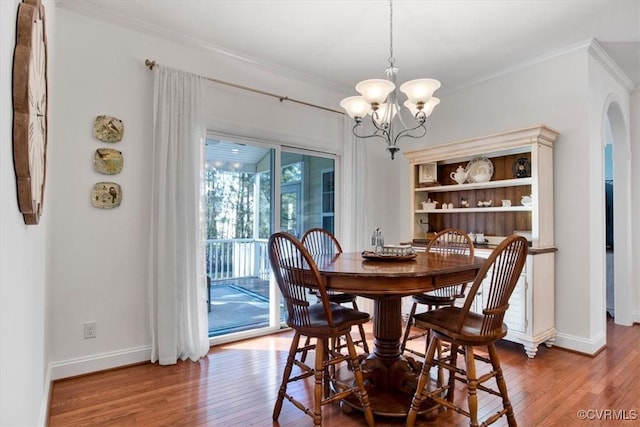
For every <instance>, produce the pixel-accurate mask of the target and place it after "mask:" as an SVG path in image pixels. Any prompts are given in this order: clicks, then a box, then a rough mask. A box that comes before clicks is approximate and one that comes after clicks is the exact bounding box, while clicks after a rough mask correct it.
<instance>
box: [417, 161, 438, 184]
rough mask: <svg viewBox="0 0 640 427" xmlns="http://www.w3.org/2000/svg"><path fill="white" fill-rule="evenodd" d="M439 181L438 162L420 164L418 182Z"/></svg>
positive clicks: (430, 182)
mask: <svg viewBox="0 0 640 427" xmlns="http://www.w3.org/2000/svg"><path fill="white" fill-rule="evenodd" d="M437 182H438V164H437V163H424V164H422V165H419V166H418V184H422V185H423V186H429V185H435V184H436V183H437Z"/></svg>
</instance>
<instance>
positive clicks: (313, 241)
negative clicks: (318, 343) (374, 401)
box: [300, 228, 369, 354]
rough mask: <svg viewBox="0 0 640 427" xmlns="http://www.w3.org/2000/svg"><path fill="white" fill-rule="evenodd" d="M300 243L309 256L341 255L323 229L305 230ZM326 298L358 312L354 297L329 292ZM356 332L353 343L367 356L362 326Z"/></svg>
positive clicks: (336, 348) (336, 243)
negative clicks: (358, 335)
mask: <svg viewBox="0 0 640 427" xmlns="http://www.w3.org/2000/svg"><path fill="white" fill-rule="evenodd" d="M300 241H301V242H302V244H303V245H304V247H305V248H307V250H308V251H309V253H310V254H311V255H322V254H325V255H334V254H340V253H342V246H340V242H338V239H336V237H335V236H334V235H333V234H332V233H330V232H329V231H327V230H325V229H323V228H311V229H309V230H307V231H306V232H305V233H304V235H303V236H302V239H300ZM328 296H329V301H331V302H334V303H336V304H351V306H352V307H353V309H354V310H358V304H357V303H356V295H353V294H348V293H344V292H335V291H329V292H328ZM358 330H359V331H360V338H359V339H356V340H354V341H353V342H354V344H355V345H357V346H358V347H361V348H362V349H363V350H364V353H365V354H369V345H368V344H367V336H366V334H365V332H364V326H363V325H361V324H360V325H358ZM307 344H308V343H307ZM333 345H334V349H335V350H340V349H341V348H344V347H345V346H346V345H345V344H344V343H343V342H341V341H339V340H338V342H336V343H334V344H333Z"/></svg>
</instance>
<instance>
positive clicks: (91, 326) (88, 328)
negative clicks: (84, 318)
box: [84, 322, 97, 339]
mask: <svg viewBox="0 0 640 427" xmlns="http://www.w3.org/2000/svg"><path fill="white" fill-rule="evenodd" d="M96 326H97V323H96V322H87V323H85V324H84V339H88V338H95V337H96Z"/></svg>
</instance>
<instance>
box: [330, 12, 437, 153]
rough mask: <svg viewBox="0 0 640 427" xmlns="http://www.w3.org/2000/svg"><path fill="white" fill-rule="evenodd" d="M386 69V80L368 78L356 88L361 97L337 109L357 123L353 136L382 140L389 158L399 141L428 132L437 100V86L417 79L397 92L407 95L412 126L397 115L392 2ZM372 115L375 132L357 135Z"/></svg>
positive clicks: (354, 97)
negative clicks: (364, 121)
mask: <svg viewBox="0 0 640 427" xmlns="http://www.w3.org/2000/svg"><path fill="white" fill-rule="evenodd" d="M388 61H389V68H387V69H386V70H385V74H386V75H387V78H386V79H370V80H364V81H361V82H360V83H358V84H357V85H356V91H358V92H360V94H361V96H350V97H348V98H345V99H343V100H342V101H341V102H340V106H341V107H342V108H344V109H345V110H346V111H347V114H348V115H349V116H350V117H351V118H352V119H353V120H354V121H355V122H356V124H355V125H354V126H353V134H354V135H355V136H356V137H358V138H382V139H383V140H384V141H385V142H386V143H387V151H389V152H390V153H391V159H393V158H394V157H395V154H396V152H397V151H398V150H400V148H399V147H398V140H399V139H400V138H404V137H409V138H422V137H423V136H424V135H426V133H427V128H426V127H425V122H426V120H427V117H429V116H430V115H431V113H432V112H433V109H434V107H435V106H436V105H438V104H439V103H440V100H439V99H438V98H436V97H434V96H433V92H435V91H436V90H437V89H438V88H439V87H440V82H439V81H438V80H434V79H416V80H411V81H408V82H406V83H404V84H402V85H401V86H400V91H402V92H403V93H404V94H405V95H407V98H408V99H407V100H406V101H404V103H403V105H404V106H405V107H407V109H408V110H409V111H410V112H411V115H412V116H413V119H414V120H415V123H414V124H411V125H409V126H407V125H405V123H404V120H402V116H401V114H398V113H399V112H400V105H399V103H398V96H397V90H396V76H397V74H398V69H397V68H396V67H395V66H394V61H395V58H394V57H393V0H390V1H389V59H388ZM367 115H370V116H371V124H372V125H373V127H374V128H375V131H374V132H373V133H371V134H369V135H365V134H361V133H358V132H359V130H360V129H362V128H363V119H364V118H365V117H366V116H367Z"/></svg>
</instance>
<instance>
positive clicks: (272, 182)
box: [204, 137, 335, 339]
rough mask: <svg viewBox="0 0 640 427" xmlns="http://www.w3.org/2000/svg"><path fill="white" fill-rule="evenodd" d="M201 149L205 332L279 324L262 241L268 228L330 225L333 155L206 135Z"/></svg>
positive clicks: (228, 333) (298, 231) (242, 332)
mask: <svg viewBox="0 0 640 427" xmlns="http://www.w3.org/2000/svg"><path fill="white" fill-rule="evenodd" d="M205 153H206V156H205V157H206V169H205V177H204V180H205V192H206V194H205V197H206V208H205V209H206V210H205V213H206V228H207V248H206V249H207V250H206V257H207V260H206V264H207V276H208V283H209V286H208V295H209V305H208V310H209V336H210V337H228V338H229V339H231V338H234V337H238V338H244V337H245V336H248V335H255V334H257V333H260V331H262V332H269V331H272V330H275V329H277V328H280V326H281V323H282V321H283V310H282V306H281V304H280V298H279V293H278V291H277V289H276V286H275V284H274V283H273V281H272V280H271V274H270V273H271V272H270V266H269V260H268V254H267V242H268V239H269V236H270V235H271V233H272V232H273V231H274V230H282V231H287V232H289V233H291V234H293V235H295V236H297V237H298V238H300V237H302V234H303V233H304V232H305V231H306V230H307V229H309V228H312V227H323V226H324V227H325V228H327V229H329V230H330V231H333V226H334V209H333V208H334V197H335V188H334V184H333V183H334V160H333V158H330V157H322V156H317V155H309V154H306V153H305V152H303V151H297V150H295V151H289V150H287V151H284V150H282V149H280V147H278V146H268V145H260V144H257V143H255V144H249V143H246V142H237V141H228V140H223V139H220V138H213V137H212V138H209V139H207V142H206V149H205ZM276 201H278V203H277V204H276Z"/></svg>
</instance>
